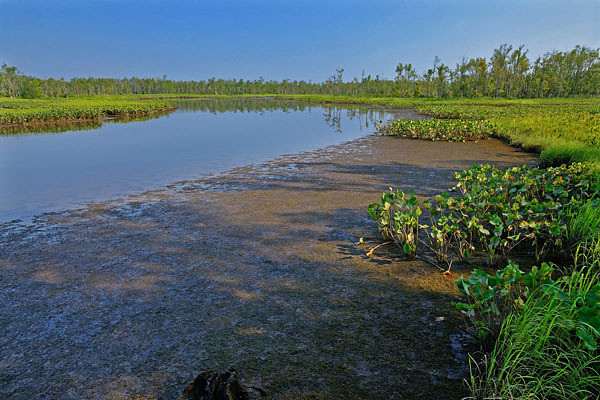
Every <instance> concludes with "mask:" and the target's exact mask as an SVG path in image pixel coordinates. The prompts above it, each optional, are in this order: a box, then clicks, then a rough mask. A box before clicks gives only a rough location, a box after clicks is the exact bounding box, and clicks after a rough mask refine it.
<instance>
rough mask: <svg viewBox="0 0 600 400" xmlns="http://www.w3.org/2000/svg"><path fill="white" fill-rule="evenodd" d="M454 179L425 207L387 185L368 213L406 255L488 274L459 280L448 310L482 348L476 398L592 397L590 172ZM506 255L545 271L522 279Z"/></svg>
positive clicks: (598, 306) (594, 305)
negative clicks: (457, 297)
mask: <svg viewBox="0 0 600 400" xmlns="http://www.w3.org/2000/svg"><path fill="white" fill-rule="evenodd" d="M454 178H455V179H456V180H457V184H456V186H455V187H454V188H453V189H452V190H453V191H454V193H452V194H449V193H442V194H440V195H438V196H436V197H435V198H434V199H433V200H432V201H428V200H425V201H423V202H421V201H419V199H418V198H417V197H416V193H415V192H414V191H410V192H408V193H404V192H403V191H402V190H393V189H390V191H389V192H386V193H384V194H383V195H382V197H381V202H379V203H374V204H371V205H370V206H369V209H368V212H369V214H370V215H371V217H372V218H373V219H374V220H375V221H376V222H377V224H378V227H379V231H380V232H381V234H382V237H383V239H384V240H385V241H386V243H395V244H397V245H398V246H399V247H400V248H402V250H403V251H404V253H405V254H406V255H408V256H410V257H416V256H418V254H419V253H422V254H424V255H426V254H430V255H434V256H435V258H436V261H437V262H439V263H446V264H447V265H448V269H449V267H450V266H451V265H452V262H455V261H457V262H462V263H468V264H469V265H471V264H473V263H476V262H480V263H482V264H483V265H484V266H485V268H484V269H480V268H478V269H475V270H474V271H473V272H472V274H471V275H470V276H469V277H462V276H461V277H460V278H459V279H458V280H456V285H457V287H458V289H459V291H460V292H461V294H462V295H463V296H464V301H459V302H454V303H453V305H454V306H455V307H456V308H457V309H458V310H460V311H462V312H463V313H464V315H465V317H466V319H467V321H469V323H470V325H471V329H472V331H473V332H474V335H476V336H477V337H478V338H479V339H480V340H481V344H482V349H483V350H484V351H485V352H486V354H485V356H483V357H480V358H472V359H471V363H472V370H471V372H472V376H471V379H470V382H469V386H470V389H471V392H472V396H473V397H472V398H478V399H479V398H481V399H483V398H536V397H535V396H537V395H539V394H540V393H547V392H546V390H549V391H550V392H554V391H556V393H561V395H562V396H566V397H564V398H576V399H584V398H588V397H589V396H590V395H591V394H593V393H600V352H599V351H598V341H599V340H600V230H598V227H599V225H600V175H599V174H598V169H597V167H596V166H594V165H593V164H589V163H587V164H586V163H573V164H571V165H562V166H560V167H549V168H538V167H529V166H521V167H514V168H510V169H507V170H505V171H501V170H499V169H497V168H494V167H492V166H490V165H475V166H473V167H472V168H471V169H469V170H466V171H463V172H460V173H456V174H455V175H454ZM423 217H426V218H427V219H428V221H423ZM423 222H427V223H423ZM512 259H521V260H524V261H527V260H532V259H535V260H536V263H540V262H541V265H539V266H533V267H530V268H529V271H528V272H524V271H522V270H521V269H520V267H519V265H517V263H515V262H514V261H511V260H512ZM551 260H553V261H556V260H560V263H561V266H560V267H559V266H557V265H555V264H553V263H552V262H550V261H551ZM502 265H503V266H504V267H503V268H501V269H498V270H497V271H496V272H495V273H490V268H492V267H498V266H502ZM532 325H535V326H532ZM520 329H528V330H529V329H533V331H534V332H536V333H537V334H539V336H531V335H530V332H529V331H521V330H520ZM561 354H566V355H568V356H565V357H570V358H566V359H564V360H562V359H560V358H561V357H562V356H560V355H561ZM556 357H559V361H558V363H559V364H560V367H559V369H558V370H555V368H557V367H556V366H554V365H555V364H554V363H556V362H557V361H556V360H555V358H556ZM515 368H519V370H518V371H516V370H515ZM513 374H521V375H513ZM553 374H555V375H557V376H558V378H557V379H556V380H551V381H550V382H549V381H547V379H549V376H550V375H553ZM536 385H537V386H536ZM540 385H543V386H540ZM548 385H549V386H550V389H547V388H548ZM545 398H547V397H545Z"/></svg>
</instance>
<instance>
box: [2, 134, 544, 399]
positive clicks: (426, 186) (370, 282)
mask: <svg viewBox="0 0 600 400" xmlns="http://www.w3.org/2000/svg"><path fill="white" fill-rule="evenodd" d="M533 159H534V156H533V155H531V154H527V153H523V152H520V151H518V150H516V149H514V148H511V147H508V146H506V145H504V144H503V143H501V142H499V141H496V140H487V141H481V142H478V143H474V142H468V143H447V142H423V141H416V140H408V139H399V138H394V137H382V136H376V135H369V136H366V137H363V138H361V139H357V140H354V141H351V142H346V143H342V144H340V145H336V146H331V147H326V148H324V149H321V150H317V151H314V152H308V153H302V154H297V155H290V156H283V157H280V158H277V159H275V160H272V161H271V162H268V163H264V164H260V165H251V166H247V167H242V168H237V169H234V170H231V171H229V172H227V173H223V174H219V175H215V176H209V177H207V178H205V179H201V180H197V181H186V182H179V183H177V184H174V185H172V186H170V187H169V188H166V189H165V190H161V191H157V192H148V193H143V194H140V195H137V196H131V197H129V198H127V199H121V200H114V201H110V202H103V203H97V204H92V205H90V206H88V207H86V208H84V209H79V210H70V211H65V212H61V213H54V214H46V215H42V216H40V217H37V218H36V219H35V220H34V221H33V223H31V224H21V223H18V222H12V223H7V224H3V225H1V226H0V304H1V305H2V306H1V308H0V397H1V398H11V399H32V398H36V399H37V398H39V399H43V398H48V399H49V398H61V399H66V398H73V399H81V398H110V399H120V398H123V399H126V398H135V399H146V398H148V399H154V398H160V399H175V398H177V397H178V395H179V394H180V393H181V391H182V390H183V388H184V387H185V386H186V385H187V384H188V383H189V382H190V381H191V380H192V379H193V378H194V377H195V375H196V374H197V373H199V372H201V371H203V370H207V369H214V370H222V371H224V370H225V369H227V368H228V367H230V366H234V367H236V368H237V369H238V370H239V371H240V375H241V377H242V378H243V380H244V381H245V382H246V383H248V384H251V385H253V386H259V387H262V388H264V389H266V390H267V391H268V392H269V393H271V395H272V396H273V398H285V399H300V398H317V399H320V398H323V399H337V398H349V399H352V398H357V399H358V398H369V399H404V398H412V399H419V398H422V399H431V398H436V399H456V398H460V397H461V394H462V393H463V392H464V389H463V384H462V379H463V378H464V377H465V376H466V375H467V374H468V371H467V355H466V353H467V351H468V350H472V349H473V347H472V346H474V342H473V341H471V340H470V339H469V337H468V336H467V335H465V334H464V333H463V332H462V331H461V330H460V329H459V327H458V325H459V323H460V315H459V314H458V312H457V311H456V310H453V308H452V306H451V305H450V302H451V301H452V300H453V299H454V298H455V297H456V296H458V291H457V290H456V289H455V287H454V284H453V281H454V279H456V278H457V276H458V275H460V273H461V272H466V270H465V271H461V270H460V269H456V270H454V276H452V277H446V276H443V275H442V274H441V273H440V271H439V270H438V269H436V268H434V267H432V266H431V265H428V264H426V263H423V262H421V261H414V260H407V259H405V258H402V257H400V256H398V257H396V256H394V254H393V253H389V252H386V251H382V253H381V254H380V256H378V257H374V258H366V257H365V255H364V254H365V250H366V249H365V248H359V247H358V246H356V245H355V242H357V241H358V240H359V238H360V237H366V238H377V228H376V224H375V222H374V221H372V220H370V219H369V217H368V215H367V213H366V209H367V206H368V205H369V204H370V203H373V202H376V201H378V199H379V197H380V195H381V192H383V191H385V190H387V189H388V187H389V186H393V187H398V188H402V189H403V190H408V189H411V188H414V189H415V190H416V191H417V193H418V194H419V195H420V196H421V197H422V198H427V197H432V196H434V195H435V194H438V193H439V192H441V191H443V190H446V189H448V188H449V187H451V186H452V185H453V181H452V174H453V172H454V171H457V170H462V169H466V168H469V167H470V166H471V165H472V164H474V163H492V164H494V165H496V166H498V167H509V166H513V165H519V164H523V163H530V162H532V161H533ZM439 317H444V318H439ZM470 346H471V347H470Z"/></svg>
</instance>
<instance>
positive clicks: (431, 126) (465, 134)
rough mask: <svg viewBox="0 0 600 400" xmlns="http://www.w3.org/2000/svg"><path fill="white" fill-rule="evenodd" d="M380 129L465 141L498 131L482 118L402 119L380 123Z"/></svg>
mask: <svg viewBox="0 0 600 400" xmlns="http://www.w3.org/2000/svg"><path fill="white" fill-rule="evenodd" d="M378 131H379V132H380V133H382V134H385V135H389V136H400V137H404V138H410V139H423V140H433V141H436V140H446V141H449V142H465V141H471V140H479V139H487V138H489V137H490V136H492V135H493V134H494V133H495V132H496V126H495V125H494V123H492V122H488V121H482V120H465V119H424V120H420V121H414V120H405V119H400V120H398V121H394V122H392V123H390V124H387V125H383V124H380V125H379V126H378Z"/></svg>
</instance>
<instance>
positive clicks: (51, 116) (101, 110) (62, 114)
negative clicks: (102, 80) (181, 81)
mask: <svg viewBox="0 0 600 400" xmlns="http://www.w3.org/2000/svg"><path fill="white" fill-rule="evenodd" d="M173 108H174V107H173V104H172V103H169V102H166V101H139V100H137V101H136V100H124V99H111V98H87V99H53V100H25V99H7V98H4V99H0V125H3V124H4V125H12V124H26V123H32V122H49V121H72V120H101V119H103V118H106V117H111V116H134V115H144V114H151V113H156V112H161V111H166V110H170V109H173Z"/></svg>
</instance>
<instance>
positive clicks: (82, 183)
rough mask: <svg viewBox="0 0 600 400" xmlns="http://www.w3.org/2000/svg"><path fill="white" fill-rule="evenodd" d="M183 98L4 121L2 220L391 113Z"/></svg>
mask: <svg viewBox="0 0 600 400" xmlns="http://www.w3.org/2000/svg"><path fill="white" fill-rule="evenodd" d="M177 104H178V106H179V108H178V110H176V111H175V112H173V113H170V114H167V115H163V116H159V117H156V118H150V119H146V120H139V121H132V122H131V121H130V122H127V123H119V122H122V121H105V122H104V123H97V122H96V123H91V124H90V123H87V124H82V123H77V124H70V125H61V126H54V127H35V128H29V131H30V132H31V131H32V130H33V131H41V132H36V133H22V131H23V128H21V129H19V128H17V129H14V128H13V129H10V130H8V129H7V130H5V131H4V132H1V131H0V190H1V191H0V222H5V221H9V220H12V219H16V218H28V217H31V216H33V215H37V214H40V213H43V212H49V211H60V210H63V209H67V208H73V207H78V206H81V205H84V204H85V203H86V202H92V201H102V200H108V199H112V198H118V197H123V196H126V195H129V194H135V193H140V192H143V191H147V190H153V189H160V188H163V187H164V186H166V185H168V184H171V183H174V182H177V181H180V180H187V179H194V178H199V177H202V176H203V175H206V174H210V173H218V172H221V171H224V170H227V169H230V168H233V167H236V166H241V165H246V164H250V163H256V162H264V161H267V160H269V159H272V158H274V157H277V156H279V155H283V154H292V153H298V152H302V151H309V150H314V149H317V148H321V147H324V146H328V145H332V144H337V143H341V142H344V141H348V140H352V139H355V138H358V137H361V136H363V135H365V134H368V133H371V132H373V131H374V130H375V125H376V123H377V122H378V121H380V120H388V119H391V118H392V114H390V113H388V112H386V111H384V110H379V109H372V108H365V107H357V106H353V107H340V106H333V105H327V106H320V105H309V104H306V103H297V102H290V101H282V100H273V99H270V100H269V99H265V100H251V99H246V100H240V99H237V100H181V101H177ZM61 131H63V132H61Z"/></svg>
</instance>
